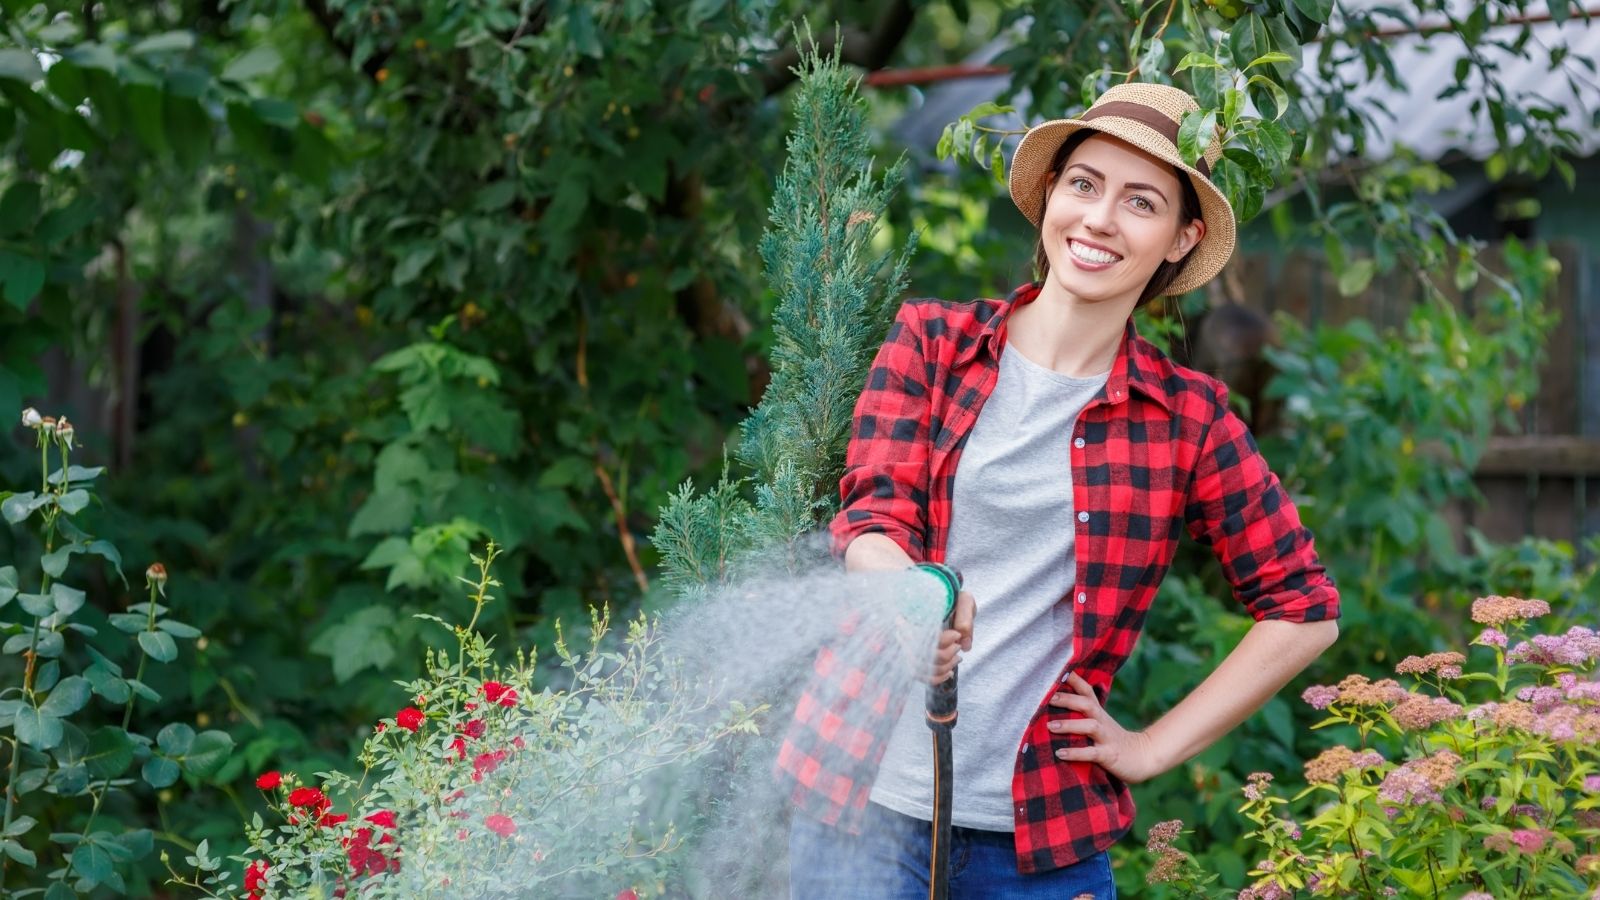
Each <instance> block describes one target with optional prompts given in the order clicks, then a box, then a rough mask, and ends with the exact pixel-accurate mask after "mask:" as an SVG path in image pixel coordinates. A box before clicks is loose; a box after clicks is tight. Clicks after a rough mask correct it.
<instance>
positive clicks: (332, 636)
mask: <svg viewBox="0 0 1600 900" xmlns="http://www.w3.org/2000/svg"><path fill="white" fill-rule="evenodd" d="M394 622H395V616H394V610H393V609H392V608H391V607H389V606H387V605H374V606H368V607H366V608H364V609H361V610H359V611H357V612H356V613H354V614H352V615H351V616H349V617H348V618H346V619H344V620H343V621H341V622H340V623H339V624H337V625H335V626H333V627H332V628H329V629H328V630H326V631H324V632H323V633H322V634H319V635H317V638H316V640H314V641H312V642H311V647H310V649H311V652H312V653H316V654H318V655H320V656H326V657H328V658H329V659H331V660H332V661H333V677H334V678H335V679H336V680H337V681H339V683H341V684H342V683H344V682H346V681H349V680H350V679H351V677H353V676H354V675H356V674H357V673H358V672H360V671H361V670H363V669H366V668H369V667H370V668H373V669H380V670H381V669H382V668H383V667H385V666H387V665H388V664H389V663H391V662H393V661H394V658H395V646H394V642H393V639H392V638H393V628H394Z"/></svg>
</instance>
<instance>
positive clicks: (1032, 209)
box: [1010, 116, 1238, 295]
mask: <svg viewBox="0 0 1600 900" xmlns="http://www.w3.org/2000/svg"><path fill="white" fill-rule="evenodd" d="M1083 128H1087V129H1089V130H1091V131H1098V132H1101V133H1102V134H1108V135H1110V136H1112V137H1114V138H1118V139H1120V140H1123V141H1126V142H1128V143H1129V144H1132V145H1133V146H1135V147H1138V148H1139V149H1140V150H1143V151H1144V152H1146V153H1148V154H1150V155H1151V156H1154V157H1155V158H1157V159H1159V160H1162V161H1163V162H1167V163H1170V164H1172V165H1174V166H1176V167H1178V169H1180V170H1182V171H1183V172H1184V173H1186V174H1187V175H1188V176H1189V181H1190V182H1191V183H1193V184H1194V189H1195V193H1196V194H1197V195H1198V196H1199V197H1200V217H1201V218H1202V219H1204V220H1205V223H1206V234H1205V237H1203V238H1201V239H1200V243H1199V244H1196V245H1195V247H1194V249H1193V250H1191V251H1189V259H1188V262H1187V263H1185V264H1184V267H1183V271H1182V272H1181V273H1179V275H1178V278H1177V280H1175V281H1173V282H1172V285H1171V286H1170V287H1168V288H1167V290H1166V293H1167V294H1174V295H1175V294H1182V293H1186V292H1188V291H1192V290H1194V289H1195V288H1197V287H1200V286H1201V285H1203V284H1205V283H1206V282H1208V281H1210V280H1211V279H1212V278H1215V277H1216V275H1217V273H1218V272H1220V271H1222V267H1223V266H1225V265H1227V264H1228V259H1229V258H1230V257H1232V256H1233V247H1234V243H1235V242H1236V241H1237V239H1238V236H1237V232H1238V226H1237V225H1236V224H1235V221H1234V216H1233V207H1231V206H1229V205H1228V198H1227V197H1224V196H1223V194H1222V191H1220V190H1218V189H1217V186H1216V185H1214V184H1212V183H1211V179H1209V178H1207V177H1206V176H1204V175H1201V174H1200V172H1199V171H1198V170H1196V169H1195V168H1194V167H1193V166H1190V165H1187V164H1186V163H1184V162H1183V159H1182V158H1181V157H1180V156H1179V155H1178V148H1177V147H1174V146H1173V144H1172V141H1170V140H1168V139H1167V138H1166V137H1165V136H1164V135H1162V134H1160V133H1158V132H1157V131H1156V130H1155V129H1154V128H1151V127H1150V126H1148V125H1146V124H1144V123H1143V122H1136V121H1134V120H1133V119H1124V118H1122V117H1120V116H1101V117H1099V118H1096V119H1094V120H1092V121H1088V122H1085V121H1083V120H1081V119H1055V120H1053V121H1050V122H1042V123H1040V124H1038V125H1035V126H1034V127H1033V128H1031V129H1029V131H1028V133H1027V134H1025V135H1023V136H1022V142H1021V143H1019V144H1017V151H1016V153H1014V154H1013V155H1012V157H1011V175H1010V185H1011V200H1012V202H1014V203H1016V204H1017V209H1019V210H1021V211H1022V214H1023V215H1024V216H1026V217H1027V218H1028V221H1029V222H1032V223H1033V225H1034V227H1035V228H1037V227H1038V225H1039V219H1040V218H1041V217H1042V216H1043V215H1044V200H1045V196H1044V182H1045V177H1046V176H1047V175H1049V169H1050V162H1051V160H1052V159H1054V158H1055V155H1056V151H1057V150H1059V149H1060V148H1061V144H1062V142H1064V141H1065V140H1066V139H1067V138H1068V137H1070V136H1071V135H1072V134H1073V132H1076V131H1078V130H1079V129H1083ZM1205 156H1206V161H1207V163H1208V164H1209V165H1212V166H1215V165H1216V164H1217V160H1219V159H1221V158H1222V148H1221V147H1220V146H1219V145H1218V144H1217V142H1215V141H1213V142H1212V143H1211V146H1209V147H1207V148H1206V154H1205Z"/></svg>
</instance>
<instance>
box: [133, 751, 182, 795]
mask: <svg viewBox="0 0 1600 900" xmlns="http://www.w3.org/2000/svg"><path fill="white" fill-rule="evenodd" d="M179 773H180V770H179V768H178V764H177V763H175V762H173V761H172V760H170V759H167V758H166V757H165V756H152V757H150V758H149V759H147V760H145V761H144V765H143V766H140V767H139V775H140V777H142V778H144V780H145V783H146V784H148V785H150V786H151V787H153V788H164V787H171V786H172V785H173V783H174V782H176V781H177V780H178V775H179Z"/></svg>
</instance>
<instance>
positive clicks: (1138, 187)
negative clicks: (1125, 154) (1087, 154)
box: [1067, 162, 1171, 203]
mask: <svg viewBox="0 0 1600 900" xmlns="http://www.w3.org/2000/svg"><path fill="white" fill-rule="evenodd" d="M1072 169H1082V170H1084V171H1085V172H1088V173H1089V174H1090V175H1093V176H1094V177H1095V178H1098V179H1100V180H1101V181H1105V180H1106V176H1105V173H1103V172H1101V171H1100V170H1099V169H1096V168H1095V167H1094V166H1091V165H1089V164H1088V163H1081V162H1075V163H1073V164H1072V165H1070V166H1067V170H1068V171H1071V170H1072ZM1123 187H1124V188H1127V189H1129V190H1134V191H1149V192H1150V193H1152V194H1155V195H1156V196H1157V197H1160V198H1161V202H1162V203H1168V202H1171V201H1169V200H1167V195H1166V194H1163V193H1161V189H1160V188H1158V187H1156V186H1155V185H1153V184H1145V183H1144V182H1142V181H1132V182H1129V183H1127V184H1125V185H1123Z"/></svg>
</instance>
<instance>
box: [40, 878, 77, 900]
mask: <svg viewBox="0 0 1600 900" xmlns="http://www.w3.org/2000/svg"><path fill="white" fill-rule="evenodd" d="M44 900H78V892H77V891H75V890H73V889H72V888H70V887H68V886H67V883H66V882H65V881H53V882H51V883H50V889H49V890H48V891H45V892H44Z"/></svg>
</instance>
